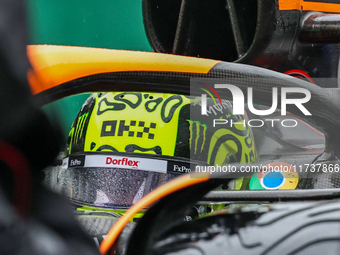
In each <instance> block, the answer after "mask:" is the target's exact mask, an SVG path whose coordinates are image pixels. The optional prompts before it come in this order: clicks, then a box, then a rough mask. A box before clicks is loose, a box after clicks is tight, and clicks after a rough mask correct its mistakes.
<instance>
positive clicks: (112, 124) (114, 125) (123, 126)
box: [100, 120, 156, 139]
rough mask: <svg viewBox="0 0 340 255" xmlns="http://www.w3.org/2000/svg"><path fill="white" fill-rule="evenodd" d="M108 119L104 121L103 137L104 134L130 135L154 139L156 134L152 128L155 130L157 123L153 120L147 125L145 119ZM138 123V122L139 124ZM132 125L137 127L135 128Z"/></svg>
mask: <svg viewBox="0 0 340 255" xmlns="http://www.w3.org/2000/svg"><path fill="white" fill-rule="evenodd" d="M128 122H129V121H127V120H108V121H103V125H102V129H101V134H100V136H101V137H104V136H128V137H134V138H143V137H145V138H148V139H154V138H155V134H153V133H151V131H152V130H155V128H156V123H153V122H151V123H150V125H146V124H145V121H137V120H131V121H130V122H129V123H130V124H127V123H128ZM137 123H138V124H137ZM132 127H136V128H135V129H137V130H133V128H132Z"/></svg>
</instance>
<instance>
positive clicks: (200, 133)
mask: <svg viewBox="0 0 340 255" xmlns="http://www.w3.org/2000/svg"><path fill="white" fill-rule="evenodd" d="M187 121H188V122H189V131H190V138H189V143H190V148H191V147H192V146H194V154H196V153H197V152H198V151H199V152H202V151H203V148H204V144H205V141H206V133H207V125H206V124H202V123H201V122H199V121H194V120H187Z"/></svg>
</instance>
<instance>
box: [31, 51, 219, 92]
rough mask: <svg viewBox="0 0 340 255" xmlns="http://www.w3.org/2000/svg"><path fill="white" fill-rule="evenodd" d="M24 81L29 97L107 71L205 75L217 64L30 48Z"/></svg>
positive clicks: (145, 55)
mask: <svg viewBox="0 0 340 255" xmlns="http://www.w3.org/2000/svg"><path fill="white" fill-rule="evenodd" d="M27 54H28V58H29V61H30V63H31V66H32V70H30V71H29V73H28V80H29V83H30V87H31V91H32V93H33V94H38V93H40V92H42V91H45V90H47V89H50V88H53V87H55V86H57V85H60V84H63V83H65V82H68V81H72V80H75V79H78V78H81V77H85V76H89V75H94V74H99V73H111V72H127V71H155V72H157V71H164V72H185V73H204V74H206V73H208V72H209V71H210V70H211V68H212V67H213V66H214V65H216V64H217V63H219V62H220V61H216V60H209V59H200V58H193V57H183V56H175V55H171V54H161V53H151V52H136V51H123V50H109V49H98V48H86V47H72V46H53V45H30V46H28V47H27Z"/></svg>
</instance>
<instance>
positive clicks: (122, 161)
mask: <svg viewBox="0 0 340 255" xmlns="http://www.w3.org/2000/svg"><path fill="white" fill-rule="evenodd" d="M139 162H140V161H136V160H130V159H128V158H122V159H114V158H111V157H107V158H106V165H110V164H112V165H117V166H131V167H132V168H136V169H137V168H138V164H139Z"/></svg>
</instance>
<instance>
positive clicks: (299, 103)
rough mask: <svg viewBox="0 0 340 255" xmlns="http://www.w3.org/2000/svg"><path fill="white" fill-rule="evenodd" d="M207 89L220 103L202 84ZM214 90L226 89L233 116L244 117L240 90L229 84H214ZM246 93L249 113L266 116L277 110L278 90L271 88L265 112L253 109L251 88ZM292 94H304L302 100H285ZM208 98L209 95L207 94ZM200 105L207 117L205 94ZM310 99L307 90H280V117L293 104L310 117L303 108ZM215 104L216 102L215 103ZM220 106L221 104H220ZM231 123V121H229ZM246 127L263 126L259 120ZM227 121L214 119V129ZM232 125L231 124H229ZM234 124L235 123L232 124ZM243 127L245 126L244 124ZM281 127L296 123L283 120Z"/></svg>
mask: <svg viewBox="0 0 340 255" xmlns="http://www.w3.org/2000/svg"><path fill="white" fill-rule="evenodd" d="M204 85H206V86H207V87H209V88H210V89H211V90H212V91H213V92H214V93H215V95H216V96H217V97H218V99H219V101H220V103H221V99H220V96H219V95H218V94H217V92H216V90H214V89H213V88H212V87H211V86H209V85H207V84H204ZM214 87H215V88H216V89H228V90H229V91H230V92H231V94H232V97H233V106H232V107H233V114H234V115H244V111H245V110H244V107H245V99H244V94H243V92H242V90H241V89H240V88H238V87H237V86H235V85H230V84H215V86H214ZM204 91H206V90H204ZM247 92H248V97H247V105H248V109H249V111H250V112H252V113H253V114H255V115H259V116H266V115H270V114H272V113H274V112H275V111H276V110H277V106H278V88H276V87H273V88H272V106H271V107H270V108H269V109H265V110H259V109H255V107H254V105H253V101H254V100H253V88H251V87H249V88H248V89H247ZM292 93H299V94H304V95H305V97H304V98H294V99H291V98H287V94H290V95H291V94H292ZM209 95H210V96H212V95H211V93H209ZM201 98H202V99H201V100H202V103H201V114H202V115H208V111H207V94H202V97H201ZM310 99H311V93H310V91H308V90H307V89H304V88H295V87H286V88H281V115H287V110H286V109H287V105H288V104H293V105H295V106H296V107H297V108H298V109H300V111H301V112H302V113H303V114H304V115H305V116H311V115H312V114H311V113H310V112H309V111H308V110H307V109H306V107H304V106H303V104H304V103H307V102H308V101H309V100H310ZM215 104H216V102H215ZM221 105H222V103H221ZM265 121H269V122H270V123H271V124H272V126H274V122H275V121H278V119H265ZM231 122H232V120H231ZM248 122H249V123H248V125H249V126H250V127H261V126H263V125H264V121H263V120H261V119H251V120H249V121H248ZM254 122H258V124H257V125H254V124H252V123H254ZM288 122H291V123H294V124H290V125H289V124H287V123H288ZM227 123H228V120H226V119H215V120H214V127H215V125H218V124H227ZM229 124H230V125H232V124H233V123H229ZM234 124H235V123H234ZM244 125H245V124H244ZM281 125H282V126H284V127H295V126H296V125H297V121H296V120H294V119H285V120H283V121H281Z"/></svg>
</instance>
